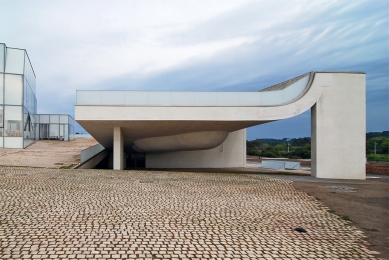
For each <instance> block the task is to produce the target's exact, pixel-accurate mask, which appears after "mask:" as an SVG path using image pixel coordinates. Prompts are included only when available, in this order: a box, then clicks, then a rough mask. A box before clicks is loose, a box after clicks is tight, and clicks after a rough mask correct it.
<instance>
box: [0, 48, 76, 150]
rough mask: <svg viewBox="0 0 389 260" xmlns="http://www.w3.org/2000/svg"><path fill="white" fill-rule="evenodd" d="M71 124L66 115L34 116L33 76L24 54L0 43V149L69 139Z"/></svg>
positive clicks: (28, 61) (70, 136) (34, 81)
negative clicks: (45, 140)
mask: <svg viewBox="0 0 389 260" xmlns="http://www.w3.org/2000/svg"><path fill="white" fill-rule="evenodd" d="M46 116H49V119H51V120H52V121H49V122H46V121H47V120H46ZM40 119H41V120H40ZM57 119H58V120H57ZM73 121H74V120H73V119H72V118H71V117H70V116H69V115H37V98H36V77H35V72H34V69H33V67H32V65H31V61H30V58H29V57H28V54H27V51H26V50H24V49H17V48H10V47H7V46H6V45H5V44H4V43H0V148H25V147H27V146H29V145H30V144H32V143H33V142H34V141H35V140H39V139H57V140H61V139H63V140H71V139H72V138H73V137H72V135H73V132H74V131H73V129H74V128H73Z"/></svg>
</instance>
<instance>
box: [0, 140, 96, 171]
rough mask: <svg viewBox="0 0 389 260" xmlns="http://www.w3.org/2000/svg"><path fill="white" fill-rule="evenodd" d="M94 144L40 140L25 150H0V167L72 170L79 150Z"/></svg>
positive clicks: (85, 141) (89, 141) (88, 142)
mask: <svg viewBox="0 0 389 260" xmlns="http://www.w3.org/2000/svg"><path fill="white" fill-rule="evenodd" d="M95 144H97V142H96V140H95V139H88V138H79V139H74V140H73V141H70V142H63V141H52V140H40V141H36V142H35V143H33V144H32V145H30V146H29V147H27V148H26V149H5V148H0V165H4V166H30V167H43V168H73V167H74V166H76V165H78V163H79V162H80V153H81V150H83V149H85V148H88V147H90V146H93V145H95Z"/></svg>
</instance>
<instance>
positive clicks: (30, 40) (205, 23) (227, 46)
mask: <svg viewBox="0 0 389 260" xmlns="http://www.w3.org/2000/svg"><path fill="white" fill-rule="evenodd" d="M388 8H389V4H388V2H387V1H375V2H374V4H372V3H371V1H353V2H345V1H324V0H323V1H307V0H306V1H280V0H277V1H221V0H220V1H118V0H117V1H75V0H74V1H61V0H58V1H49V0H37V1H33V2H27V1H1V2H0V23H1V24H3V25H6V26H1V27H0V35H1V36H2V38H1V41H2V42H4V43H6V44H7V45H8V46H10V47H18V48H25V49H27V52H28V54H29V56H30V58H31V61H32V64H33V67H34V70H35V72H36V75H37V93H38V95H37V97H38V111H39V112H43V111H44V112H50V111H56V112H58V113H60V112H61V113H69V114H73V112H74V110H73V105H74V103H75V94H76V90H77V89H140V90H142V89H143V90H152V89H154V90H199V91H200V90H201V91H211V90H213V91H258V90H259V89H262V88H265V87H267V86H270V85H273V84H276V83H279V82H281V81H284V80H286V79H288V78H291V77H295V76H297V75H300V74H303V73H306V72H308V71H313V70H329V71H338V70H341V71H354V70H357V71H364V72H366V73H367V97H368V98H367V102H368V103H367V106H368V108H369V109H368V115H367V116H368V125H369V124H371V126H370V125H369V127H370V128H371V129H376V130H377V131H379V130H380V129H381V128H382V125H378V124H377V123H376V122H378V120H373V121H371V120H370V121H369V118H373V117H374V118H381V121H382V120H387V118H384V117H385V116H386V114H385V113H383V112H382V111H380V110H382V109H387V110H388V109H389V108H388V105H385V104H382V102H383V99H382V95H377V94H376V93H378V92H379V91H381V90H384V89H387V86H388V81H389V76H388V71H389V66H388V60H389V50H388V48H387V46H389V32H388V30H387V28H388V27H389V19H388V15H387V10H388ZM377 91H378V92H377ZM379 93H381V92H379ZM377 102H378V103H379V104H382V106H383V107H382V106H381V105H380V107H379V108H378V107H377V106H376V105H375V104H376V103H377ZM373 114H374V116H373ZM301 118H303V119H301V120H305V121H307V120H309V117H304V116H302V117H301ZM295 120H296V122H297V121H298V120H300V119H295ZM288 122H289V123H288ZM293 122H294V121H293V120H292V119H291V120H290V121H286V123H285V124H293ZM369 122H370V123H369ZM282 124H284V123H282ZM270 125H271V124H270ZM270 125H269V126H266V129H267V127H270ZM302 125H305V124H302ZM375 126H377V127H376V128H375ZM289 128H291V127H289ZM285 129H286V130H283V133H287V131H288V130H287V129H288V128H285ZM383 130H385V129H383ZM386 130H387V129H386ZM270 132H272V131H269V134H270ZM261 134H264V133H261Z"/></svg>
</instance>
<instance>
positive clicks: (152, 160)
mask: <svg viewBox="0 0 389 260" xmlns="http://www.w3.org/2000/svg"><path fill="white" fill-rule="evenodd" d="M245 165H246V129H243V130H239V131H235V132H232V133H230V134H229V135H228V137H227V139H226V140H225V141H224V142H223V144H221V145H219V146H217V147H216V148H213V149H209V150H201V151H180V152H167V153H156V154H146V168H227V167H245Z"/></svg>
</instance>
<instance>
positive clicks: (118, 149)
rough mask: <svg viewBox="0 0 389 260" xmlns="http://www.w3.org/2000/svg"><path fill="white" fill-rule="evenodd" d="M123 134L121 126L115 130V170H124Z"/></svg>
mask: <svg viewBox="0 0 389 260" xmlns="http://www.w3.org/2000/svg"><path fill="white" fill-rule="evenodd" d="M123 144H124V140H123V134H122V129H121V128H120V127H119V126H115V127H114V128H113V169H114V170H123V166H124V163H123V161H124V151H123V150H124V149H123Z"/></svg>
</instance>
